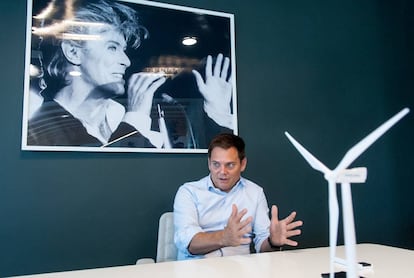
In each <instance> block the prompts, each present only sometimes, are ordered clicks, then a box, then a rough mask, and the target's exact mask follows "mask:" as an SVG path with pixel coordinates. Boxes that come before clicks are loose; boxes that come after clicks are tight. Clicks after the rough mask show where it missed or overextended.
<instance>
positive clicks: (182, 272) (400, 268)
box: [19, 244, 414, 278]
mask: <svg viewBox="0 0 414 278" xmlns="http://www.w3.org/2000/svg"><path fill="white" fill-rule="evenodd" d="M337 254H338V256H340V257H342V258H344V247H343V246H339V247H337ZM357 258H358V261H363V262H368V263H371V264H372V270H367V271H365V272H364V273H365V275H366V276H365V277H375V278H379V277H382V278H394V277H395V278H397V277H414V251H413V250H407V249H401V248H395V247H389V246H383V245H378V244H358V245H357ZM336 270H337V271H340V270H341V269H340V268H336ZM326 272H329V247H319V248H307V249H297V250H291V251H281V252H270V253H261V254H251V255H241V256H229V257H222V258H209V259H199V260H190V261H175V262H164V263H156V264H142V265H129V266H120V267H108V268H97V269H89V270H78V271H66V272H56V273H49V274H38V275H26V276H19V277H24V278H29V277H30V278H50V277H58V278H66V277H71V278H72V277H75V278H77V277H79V278H91V277H125V278H128V277H139V278H147V277H148V278H161V277H162V278H165V277H168V278H174V277H177V278H178V277H180V278H187V277H188V278H204V277H205V278H213V277H214V278H221V277H223V278H229V277H236V278H252V277H259V278H262V277H263V278H264V277H266V278H267V277H284V278H286V277H321V273H326Z"/></svg>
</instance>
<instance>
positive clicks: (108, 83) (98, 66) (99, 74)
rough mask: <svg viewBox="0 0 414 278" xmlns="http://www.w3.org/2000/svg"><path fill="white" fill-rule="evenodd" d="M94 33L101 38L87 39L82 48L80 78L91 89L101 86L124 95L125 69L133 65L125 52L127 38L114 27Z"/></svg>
mask: <svg viewBox="0 0 414 278" xmlns="http://www.w3.org/2000/svg"><path fill="white" fill-rule="evenodd" d="M92 34H94V35H95V34H96V35H99V36H100V39H98V40H90V41H87V42H86V43H85V47H84V48H82V56H81V64H80V69H81V76H80V78H82V79H83V81H84V82H85V83H86V84H87V85H88V86H90V90H93V89H95V88H97V87H98V86H99V87H100V88H102V89H107V90H109V91H112V93H114V94H116V95H122V94H123V93H124V92H125V88H124V85H125V80H124V74H125V70H126V69H127V68H128V67H129V66H130V65H131V61H130V60H129V58H128V56H127V55H126V54H125V49H126V46H127V45H126V42H125V38H124V37H123V35H122V34H121V33H119V32H117V31H116V30H114V29H113V28H111V29H108V30H106V31H105V32H97V33H92Z"/></svg>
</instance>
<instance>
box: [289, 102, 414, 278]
mask: <svg viewBox="0 0 414 278" xmlns="http://www.w3.org/2000/svg"><path fill="white" fill-rule="evenodd" d="M409 111H410V110H409V109H408V108H404V109H403V110H401V111H400V112H399V113H397V114H396V115H395V116H394V117H392V118H391V119H389V120H388V121H386V122H385V123H383V124H382V125H381V126H380V127H378V128H377V129H376V130H374V131H373V132H371V133H370V134H369V135H368V136H367V137H365V138H364V139H363V140H361V141H360V142H359V143H358V144H356V145H355V146H354V147H352V148H351V149H350V150H349V151H348V152H347V153H346V154H345V156H344V157H343V159H342V160H341V162H340V163H339V164H338V166H336V168H335V169H334V170H330V169H328V168H327V167H326V166H325V165H324V164H323V163H322V162H320V161H319V160H318V159H316V158H315V157H314V156H313V155H312V154H311V153H310V152H308V151H307V150H306V149H305V148H304V147H303V146H302V145H300V144H299V143H298V142H297V141H296V140H295V139H294V138H293V137H292V136H291V135H290V134H289V133H287V132H285V135H286V136H287V137H288V139H289V140H290V142H291V143H292V144H293V145H294V146H295V148H296V149H297V150H298V151H299V152H300V153H301V154H302V156H303V157H304V158H305V159H306V161H307V162H308V163H309V164H310V165H311V166H312V168H314V169H315V170H318V171H320V172H322V173H323V174H324V177H325V179H326V180H327V181H328V183H329V187H328V190H329V247H330V276H329V277H330V278H333V277H334V263H335V262H343V260H341V259H339V258H336V257H335V250H336V244H337V233H338V217H339V209H338V199H337V193H336V184H337V183H341V193H342V194H341V195H342V211H343V228H344V238H345V255H346V261H345V263H344V264H345V267H346V270H347V277H348V278H356V277H358V276H357V267H358V265H357V260H356V251H355V244H356V239H355V225H354V215H353V208H352V195H351V186H350V184H351V183H364V182H365V180H366V176H367V169H366V168H365V167H361V168H353V169H347V167H348V166H349V165H351V163H352V162H353V161H354V160H355V159H356V158H357V157H358V156H359V155H361V154H362V153H363V152H364V151H365V150H366V149H367V148H368V147H369V146H370V145H371V144H372V143H374V142H375V141H376V140H377V139H378V138H379V137H381V136H382V135H383V134H384V133H385V132H386V131H387V130H388V129H389V128H391V127H392V126H393V125H394V124H395V123H397V122H398V121H399V120H400V119H401V118H402V117H404V116H405V115H406V114H407V113H408V112H409Z"/></svg>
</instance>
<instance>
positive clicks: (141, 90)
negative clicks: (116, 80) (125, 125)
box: [127, 72, 166, 116]
mask: <svg viewBox="0 0 414 278" xmlns="http://www.w3.org/2000/svg"><path fill="white" fill-rule="evenodd" d="M165 80H166V79H165V77H164V74H163V73H156V74H154V73H144V72H140V73H134V74H133V75H132V76H131V78H130V79H129V81H128V107H127V112H142V113H144V114H145V115H148V116H149V115H150V113H151V106H152V99H153V97H154V93H155V91H156V90H157V89H158V88H159V87H160V86H161V85H162V84H164V82H165Z"/></svg>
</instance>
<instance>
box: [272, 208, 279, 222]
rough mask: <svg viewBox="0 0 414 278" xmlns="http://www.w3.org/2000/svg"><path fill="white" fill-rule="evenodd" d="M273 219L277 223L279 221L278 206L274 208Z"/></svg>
mask: <svg viewBox="0 0 414 278" xmlns="http://www.w3.org/2000/svg"><path fill="white" fill-rule="evenodd" d="M273 219H276V221H279V216H278V209H277V206H276V205H273V206H272V220H273Z"/></svg>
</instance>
